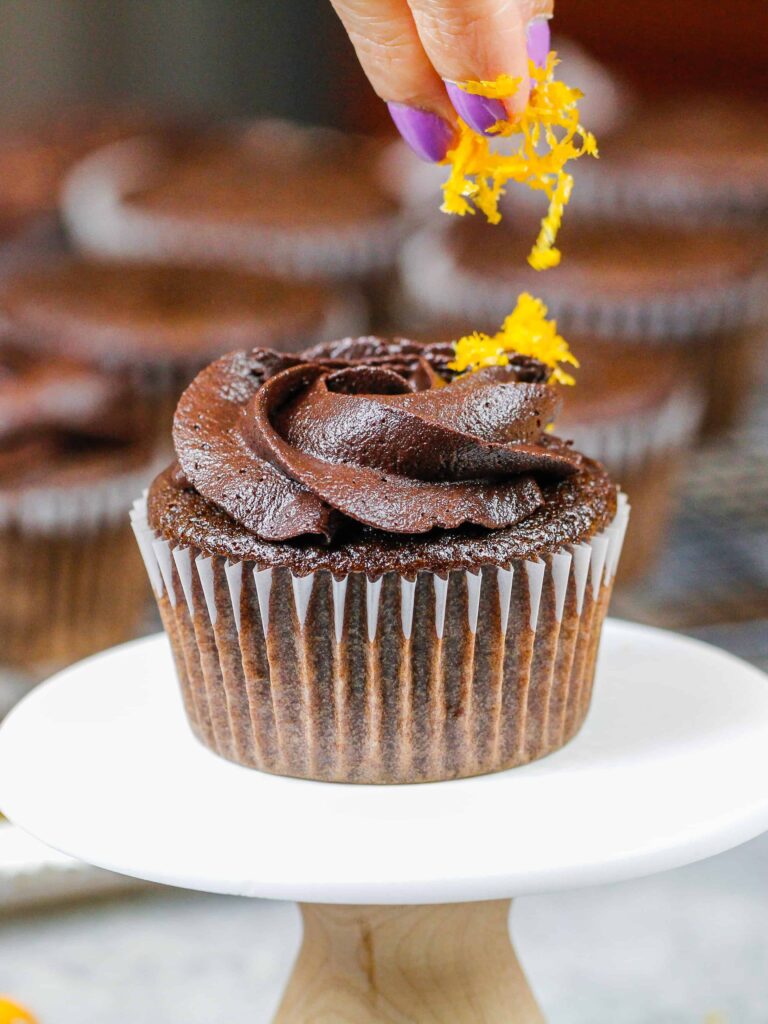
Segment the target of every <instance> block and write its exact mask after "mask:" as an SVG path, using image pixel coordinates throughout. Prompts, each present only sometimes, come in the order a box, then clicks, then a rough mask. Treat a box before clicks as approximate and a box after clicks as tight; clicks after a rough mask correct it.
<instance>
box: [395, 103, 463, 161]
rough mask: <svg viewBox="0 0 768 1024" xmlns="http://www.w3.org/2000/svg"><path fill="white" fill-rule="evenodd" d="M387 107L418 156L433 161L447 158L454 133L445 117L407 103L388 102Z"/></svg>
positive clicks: (399, 129)
mask: <svg viewBox="0 0 768 1024" xmlns="http://www.w3.org/2000/svg"><path fill="white" fill-rule="evenodd" d="M387 107H388V108H389V113H390V115H391V116H392V120H393V121H394V122H395V126H396V127H397V130H398V131H399V132H400V134H401V135H402V137H403V138H404V139H405V141H406V142H407V143H408V145H409V146H410V147H411V149H412V150H413V151H414V153H415V154H416V155H417V156H420V157H421V159H422V160H429V161H430V162H431V163H437V162H438V161H440V160H444V159H445V155H446V153H447V152H448V150H449V149H450V148H451V143H452V142H453V135H454V132H453V128H452V127H451V125H450V124H448V122H447V121H446V120H445V118H442V117H440V115H439V114H433V113H432V112H431V111H430V110H421V109H420V108H419V107H409V106H408V105H407V104H405V103H387Z"/></svg>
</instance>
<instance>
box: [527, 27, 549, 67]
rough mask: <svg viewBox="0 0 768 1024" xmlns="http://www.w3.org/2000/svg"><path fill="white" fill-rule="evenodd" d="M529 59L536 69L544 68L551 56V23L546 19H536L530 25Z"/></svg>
mask: <svg viewBox="0 0 768 1024" xmlns="http://www.w3.org/2000/svg"><path fill="white" fill-rule="evenodd" d="M527 42H528V59H529V60H532V61H533V63H534V64H535V65H536V67H539V68H543V67H544V65H545V64H546V63H547V57H548V56H549V43H550V32H549V21H548V20H547V19H546V18H536V19H535V20H534V21H532V22H530V24H529V25H528V35H527Z"/></svg>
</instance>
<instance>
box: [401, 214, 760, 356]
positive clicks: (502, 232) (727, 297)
mask: <svg viewBox="0 0 768 1024" xmlns="http://www.w3.org/2000/svg"><path fill="white" fill-rule="evenodd" d="M529 225H530V220H529V219H528V217H527V216H526V215H522V214H521V215H519V216H516V217H513V218H512V217H511V218H510V220H509V221H508V222H502V224H500V225H498V226H495V227H490V226H489V225H486V224H483V223H481V222H480V221H479V220H477V219H474V220H464V221H461V222H456V223H451V224H449V225H447V226H443V227H441V228H440V229H433V230H425V231H423V232H421V233H420V234H419V235H418V236H416V237H414V238H413V239H412V240H411V242H409V243H408V245H407V246H406V249H405V251H404V254H403V259H402V263H401V279H402V284H403V288H404V291H405V294H406V296H407V299H408V301H409V302H410V303H411V305H412V306H413V312H414V314H415V316H416V317H419V316H421V318H422V319H423V320H425V321H427V322H428V321H430V320H433V319H435V318H437V319H442V320H450V319H455V318H462V319H469V320H471V321H473V322H475V323H479V324H481V325H482V326H485V325H486V323H488V322H490V323H495V322H497V321H498V320H499V319H501V318H502V317H503V316H505V315H506V313H508V312H509V309H510V308H511V307H512V306H513V305H514V302H515V301H516V298H517V295H518V294H519V293H520V292H521V291H524V290H531V291H535V292H536V294H539V295H540V296H541V297H542V299H543V300H544V301H545V302H546V304H547V306H548V307H549V308H550V312H551V313H552V314H553V315H555V316H557V317H558V319H559V320H560V321H561V326H562V327H563V329H565V330H566V331H568V332H569V333H586V334H593V335H600V336H604V337H608V338H616V337H622V336H630V337H632V336H634V337H645V336H648V337H653V336H655V335H658V336H660V337H662V338H665V339H666V340H669V338H674V337H675V336H678V335H679V336H684V337H689V336H690V335H691V334H692V333H694V334H695V333H702V332H704V333H705V332H707V331H709V332H712V331H714V330H718V329H720V328H722V327H724V326H726V324H730V323H732V322H736V323H739V322H745V321H747V320H749V319H750V318H751V317H752V316H754V315H755V314H756V310H757V308H758V305H759V300H760V295H761V293H762V291H763V288H764V284H765V273H766V249H765V243H764V241H763V239H762V238H761V237H760V235H759V233H757V232H747V231H743V232H737V231H732V230H730V229H726V228H721V229H717V230H715V229H712V230H708V231H706V232H700V231H696V230H681V229H680V228H678V227H672V226H668V227H665V226H662V225H641V224H636V225H635V224H633V225H621V226H619V225H612V224H607V223H597V224H596V223H585V222H584V221H582V220H580V219H579V218H574V217H571V218H570V219H569V220H568V221H567V222H566V223H565V224H564V226H563V229H562V232H561V234H560V236H559V240H558V245H559V246H560V248H561V250H562V253H563V261H562V263H561V265H560V266H558V267H556V268H555V269H554V270H550V271H548V272H547V273H546V274H537V272H536V271H534V270H532V269H531V268H530V267H528V266H527V264H526V262H525V255H526V253H527V248H528V245H529V240H530V230H527V229H528V227H529Z"/></svg>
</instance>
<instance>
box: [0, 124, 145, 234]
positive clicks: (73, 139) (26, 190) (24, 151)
mask: <svg viewBox="0 0 768 1024" xmlns="http://www.w3.org/2000/svg"><path fill="white" fill-rule="evenodd" d="M153 122H154V123H156V122H157V119H156V118H152V117H151V116H150V115H149V114H147V113H146V112H141V111H138V110H131V109H127V108H121V109H114V110H108V109H101V108H88V107H76V108H72V109H70V110H64V111H63V112H62V113H60V114H59V115H57V116H55V117H51V116H47V117H38V118H33V119H31V120H25V121H24V122H23V123H18V124H15V123H6V124H3V125H0V216H2V217H15V218H23V219H26V218H28V217H31V216H36V215H39V214H49V213H54V212H55V211H56V208H57V205H58V199H59V190H60V188H61V183H62V180H63V178H64V176H65V175H66V173H67V172H68V171H69V169H70V168H71V167H72V165H73V164H75V163H76V162H77V161H78V160H80V159H81V158H82V157H84V156H85V155H86V154H87V153H89V152H90V151H91V150H94V149H97V148H100V147H101V146H105V145H107V144H108V143H110V142H115V141H116V140H118V139H122V138H126V137H127V136H130V135H135V134H136V133H137V132H141V131H146V130H147V129H148V127H150V126H151V125H152V124H153Z"/></svg>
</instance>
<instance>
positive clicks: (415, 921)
mask: <svg viewBox="0 0 768 1024" xmlns="http://www.w3.org/2000/svg"><path fill="white" fill-rule="evenodd" d="M0 778H2V801H3V802H2V810H3V811H4V813H5V814H6V815H7V816H8V817H9V818H11V819H12V820H13V821H14V822H16V824H18V825H20V826H21V827H22V828H23V829H26V830H27V831H28V832H31V833H32V834H33V835H35V836H37V837H38V838H40V839H42V840H44V841H45V842H46V843H48V844H50V845H51V846H54V847H56V848H57V849H59V850H62V851H64V852H66V853H69V854H72V855H74V856H75V857H78V858H80V859H82V860H86V861H88V862H90V863H92V864H96V865H99V866H100V867H104V868H110V869H112V870H113V871H118V872H122V873H124V874H128V875H134V876H137V877H140V878H145V879H150V880H153V881H157V882H165V883H168V884H171V885H178V886H184V887H186V888H190V889H201V890H207V891H211V892H221V893H234V894H239V895H243V896H264V897H269V898H274V899H278V898H279V899H294V900H298V901H299V902H300V903H301V904H302V911H303V914H304V923H305V934H304V944H303V946H302V949H301V953H300V955H299V959H298V962H297V964H296V967H295V970H294V973H293V976H292V978H291V981H290V982H289V985H288V989H287V992H286V994H285V997H284V1000H283V1003H282V1006H281V1008H280V1010H279V1012H278V1015H277V1018H276V1021H277V1022H279V1024H308V1022H312V1024H326V1022H327V1024H331V1022H333V1024H339V1022H349V1024H370V1022H374V1021H375V1022H391V1024H395V1022H400V1024H402V1022H414V1024H433V1022H434V1024H437V1022H441V1024H445V1022H448V1021H450V1022H451V1024H470V1022H477V1024H480V1022H482V1024H540V1022H541V1021H542V1020H543V1018H542V1016H541V1013H540V1011H539V1010H538V1008H537V1006H536V1003H535V1000H534V998H533V996H532V995H531V992H530V989H529V988H528V986H527V983H526V981H525V978H524V976H523V974H522V971H521V970H520V968H519V966H518V964H517V960H516V959H515V955H514V952H513V950H512V946H511V944H510V940H509V935H508V929H507V914H508V907H509V900H510V898H511V897H512V896H516V895H520V894H524V893H535V892H544V891H552V890H555V889H566V888H572V887H579V886H585V885H592V884H595V883H600V882H612V881H617V880H619V879H626V878H631V877H634V876H637V875H642V874H648V873H651V872H654V871H661V870H663V869H665V868H671V867H675V866H678V865H682V864H686V863H689V862H691V861H695V860H698V859H701V858H703V857H707V856H710V855H711V854H715V853H718V852H720V851H722V850H726V849H728V848H730V847H732V846H735V845H737V844H739V843H741V842H744V841H745V840H747V839H750V838H752V837H754V836H756V835H758V834H760V833H761V832H763V831H764V830H766V829H768V679H767V678H766V677H765V676H764V675H763V674H762V673H760V672H758V671H757V670H755V669H753V668H751V667H750V666H748V665H746V664H744V663H742V662H740V661H738V660H737V659H735V658H733V657H730V656H729V655H727V654H724V653H723V652H721V651H718V650H716V649H714V648H710V647H708V646H706V645H704V644H701V643H698V642H696V641H693V640H688V639H684V638H682V637H679V636H674V635H672V634H667V633H664V632H662V631H659V630H653V629H648V628H644V627H640V626H631V625H627V624H624V623H619V622H609V623H608V624H607V626H606V631H605V635H604V640H603V650H602V654H601V663H600V668H599V678H598V682H597V686H596V691H595V699H594V704H593V708H592V711H591V713H590V715H589V719H588V721H587V723H586V725H585V727H584V729H583V730H582V732H581V733H580V735H579V736H578V737H577V738H576V739H575V740H574V741H573V742H572V743H571V744H570V745H569V746H568V747H566V748H565V749H563V750H562V751H559V752H558V753H556V754H554V755H552V756H550V757H548V758H546V759H544V760H542V761H539V762H536V763H534V764H531V765H528V766H526V767H524V768H517V769H515V770H513V771H510V772H504V773H501V774H498V775H491V776H485V777H483V778H477V779H469V780H466V781H459V782H449V783H437V784H432V785H421V786H400V787H370V786H341V785H332V784H325V783H313V782H302V781H297V780H292V779H281V778H276V777H273V776H269V775H264V774H260V773H258V772H255V771H251V770H248V769H245V768H241V767H238V766H237V765H233V764H229V763H228V762H226V761H223V760H221V759H219V758H217V757H216V756H214V755H213V754H211V753H210V752H209V751H207V750H206V749H204V748H203V747H202V746H200V745H199V744H198V743H197V742H196V740H195V739H194V738H193V737H192V735H191V733H190V732H189V730H188V728H187V726H186V722H185V720H184V716H183V713H182V708H181V701H180V698H179V696H178V693H177V689H176V684H175V681H174V678H173V670H172V664H171V656H170V652H169V649H168V646H167V643H166V641H165V639H164V638H163V637H152V638H150V639H148V640H141V641H138V642H135V643H132V644H128V645H125V646H123V647H120V648H116V649H114V650H112V651H108V652H106V653H105V654H101V655H98V656H97V657H95V658H91V659H90V660H88V661H85V662H82V663H81V664H79V665H76V666H74V667H73V668H71V669H68V670H67V671H65V672H62V673H60V674H59V675H58V676H56V677H54V678H53V679H51V680H50V681H49V682H47V683H45V684H44V685H43V686H41V687H39V688H38V689H37V690H35V691H34V692H33V693H32V694H31V695H30V696H28V697H27V698H26V699H25V700H24V701H23V702H22V703H21V704H20V705H19V706H18V707H17V708H16V709H15V710H14V711H13V712H12V713H11V715H10V717H9V718H8V719H7V720H6V722H5V723H4V725H3V727H2V730H0ZM574 940H575V941H577V939H576V937H574ZM205 941H206V938H205V936H201V943H204V942H205Z"/></svg>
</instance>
